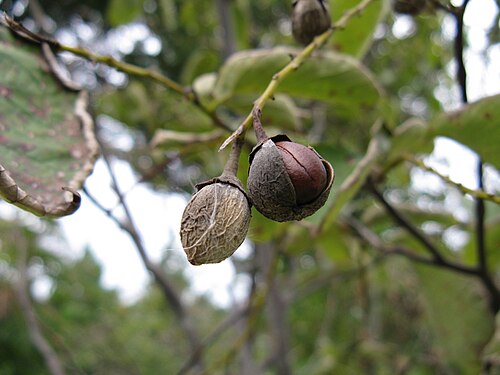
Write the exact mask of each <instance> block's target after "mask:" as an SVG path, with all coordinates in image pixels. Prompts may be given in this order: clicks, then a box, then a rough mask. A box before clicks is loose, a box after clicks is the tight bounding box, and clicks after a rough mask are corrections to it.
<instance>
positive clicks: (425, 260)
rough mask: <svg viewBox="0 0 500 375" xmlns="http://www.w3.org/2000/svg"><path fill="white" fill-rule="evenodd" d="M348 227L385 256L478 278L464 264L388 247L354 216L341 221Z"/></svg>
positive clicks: (406, 249) (407, 249)
mask: <svg viewBox="0 0 500 375" xmlns="http://www.w3.org/2000/svg"><path fill="white" fill-rule="evenodd" d="M341 220H342V221H343V222H344V223H345V224H346V225H347V226H349V227H350V228H351V229H352V230H354V232H355V233H356V234H357V235H358V236H359V237H360V238H361V239H362V240H363V241H364V242H366V243H367V244H369V245H370V246H371V247H373V248H374V249H376V250H377V251H379V252H380V253H381V254H383V255H402V256H404V257H405V258H408V259H410V260H412V261H415V262H417V263H422V264H427V265H430V266H436V267H444V268H448V269H450V270H453V271H457V272H460V273H463V274H465V275H470V276H478V270H477V269H476V268H473V267H468V266H465V265H462V264H458V263H454V262H451V261H448V260H443V261H437V260H436V258H433V257H430V258H429V257H426V256H423V255H420V254H418V253H417V252H416V251H414V250H412V249H410V248H407V247H405V246H401V245H397V246H392V245H387V244H385V243H384V241H382V240H381V239H380V237H379V236H378V235H377V234H376V233H375V232H373V231H372V230H371V229H370V228H368V227H367V226H366V225H364V224H363V223H362V222H360V221H359V220H357V219H355V218H354V217H352V216H345V217H343V218H342V219H341Z"/></svg>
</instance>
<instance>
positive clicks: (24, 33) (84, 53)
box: [0, 14, 232, 132]
mask: <svg viewBox="0 0 500 375" xmlns="http://www.w3.org/2000/svg"><path fill="white" fill-rule="evenodd" d="M0 24H4V25H6V26H7V27H8V28H10V29H11V30H12V31H13V32H15V33H16V34H17V35H19V36H20V37H23V38H25V39H27V40H30V41H32V42H36V43H40V44H44V43H45V44H48V45H49V46H50V47H51V48H52V49H54V50H55V51H58V52H60V51H66V52H69V53H72V54H74V55H76V56H80V57H82V58H84V59H86V60H89V61H91V62H94V63H102V64H105V65H107V66H109V67H112V68H115V69H116V70H118V71H121V72H123V73H126V74H128V75H131V76H135V77H142V78H148V79H151V80H153V81H154V82H156V83H158V84H160V85H162V86H164V87H166V88H168V89H169V90H172V91H174V92H175V93H177V94H179V95H182V96H183V97H184V98H186V99H187V100H189V101H190V102H192V103H193V104H194V105H196V106H197V107H198V108H199V109H200V110H201V111H202V112H203V113H204V114H205V115H207V116H208V117H209V118H210V119H211V120H212V122H213V123H214V125H215V126H217V127H219V128H221V129H224V130H226V131H228V132H231V131H232V129H231V127H230V126H228V125H227V124H226V123H225V122H224V121H223V120H222V119H221V118H220V117H219V116H218V115H217V113H215V112H214V111H211V110H209V109H208V108H206V107H205V106H204V105H203V104H202V103H201V102H200V100H199V99H198V97H197V95H196V93H195V92H194V91H193V90H192V88H189V87H183V86H182V85H180V84H179V83H177V82H175V81H174V80H172V79H170V78H169V77H167V76H166V75H164V74H162V73H160V72H158V71H154V70H151V69H147V68H142V67H140V66H137V65H134V64H130V63H126V62H123V61H119V60H117V59H115V58H114V57H112V56H109V55H99V54H97V53H94V52H92V51H89V50H87V49H85V48H83V47H72V46H68V45H65V44H62V43H60V42H59V41H57V40H55V39H52V38H48V37H45V36H42V35H38V34H36V33H33V32H31V31H30V30H28V29H26V28H25V27H24V26H23V25H22V24H21V23H19V22H16V21H14V20H13V19H12V18H10V17H9V16H7V15H5V14H4V15H0Z"/></svg>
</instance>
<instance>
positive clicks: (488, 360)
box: [483, 313, 500, 375]
mask: <svg viewBox="0 0 500 375" xmlns="http://www.w3.org/2000/svg"><path fill="white" fill-rule="evenodd" d="M495 322H496V325H495V333H494V334H493V337H492V338H491V340H490V342H489V343H488V345H487V346H486V348H485V350H484V352H483V363H484V367H487V368H489V369H490V370H489V374H492V375H496V374H500V313H498V314H497V316H496V319H495Z"/></svg>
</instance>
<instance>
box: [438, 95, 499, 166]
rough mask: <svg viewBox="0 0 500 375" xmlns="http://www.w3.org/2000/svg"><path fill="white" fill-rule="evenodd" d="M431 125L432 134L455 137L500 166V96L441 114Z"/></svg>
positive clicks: (488, 160)
mask: <svg viewBox="0 0 500 375" xmlns="http://www.w3.org/2000/svg"><path fill="white" fill-rule="evenodd" d="M429 125H430V128H431V129H430V132H431V135H433V136H436V135H441V136H446V137H450V138H453V139H455V140H456V141H458V142H460V143H463V144H464V145H466V146H468V147H470V148H471V149H473V150H474V151H476V152H477V153H478V154H479V155H480V156H481V157H482V158H483V160H484V161H485V162H488V163H491V164H493V165H495V166H496V167H497V168H498V167H500V152H499V144H500V95H495V96H490V97H488V98H485V99H482V100H479V101H477V102H475V103H471V104H469V105H467V106H464V107H463V108H461V109H459V110H457V111H454V112H449V113H443V114H440V115H438V116H436V117H435V118H433V119H432V120H431V121H430V124H429Z"/></svg>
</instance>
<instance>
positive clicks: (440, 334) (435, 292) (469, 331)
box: [416, 266, 494, 374]
mask: <svg viewBox="0 0 500 375" xmlns="http://www.w3.org/2000/svg"><path fill="white" fill-rule="evenodd" d="M416 272H417V274H418V276H419V279H420V286H421V293H422V297H423V300H424V305H425V307H426V313H427V316H428V318H429V322H430V324H431V326H432V328H433V332H434V333H435V335H436V340H437V342H438V344H439V351H440V352H441V353H442V354H443V355H444V357H445V360H446V361H447V362H448V364H449V366H450V368H452V369H456V370H457V371H459V372H461V373H464V374H479V373H480V369H481V353H482V351H483V349H484V347H485V345H486V343H487V342H488V341H489V340H490V338H491V332H492V330H493V328H494V319H493V318H494V317H493V315H492V314H491V313H490V312H489V311H488V307H487V300H486V299H485V298H484V297H483V296H482V295H481V293H480V290H481V287H480V285H479V284H478V283H477V282H476V280H474V279H471V278H470V277H467V276H464V275H461V274H458V273H452V272H444V271H441V272H436V269H435V268H431V267H429V266H417V267H416ZM454 372H456V371H454Z"/></svg>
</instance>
